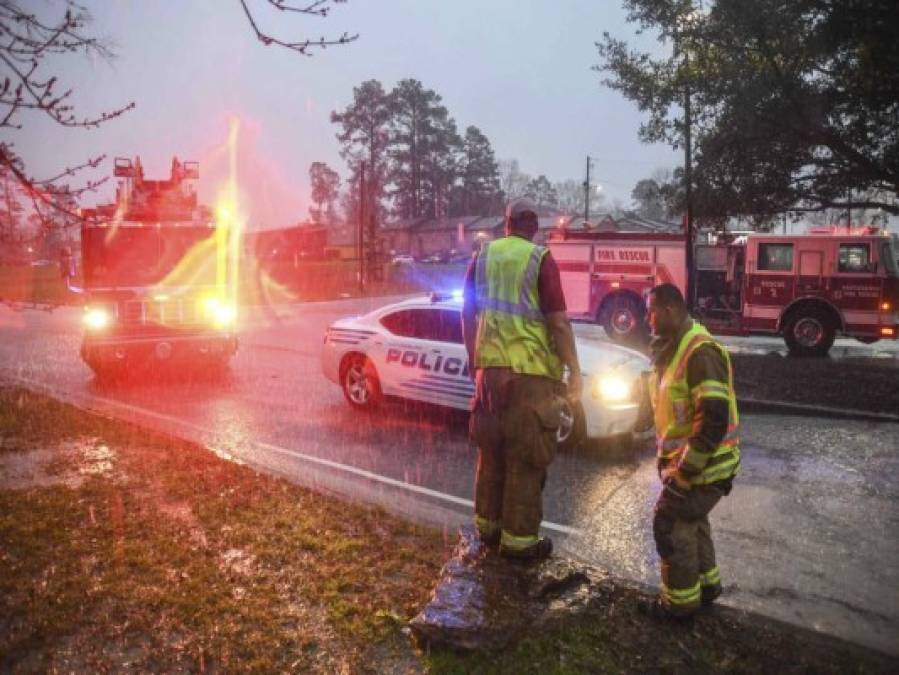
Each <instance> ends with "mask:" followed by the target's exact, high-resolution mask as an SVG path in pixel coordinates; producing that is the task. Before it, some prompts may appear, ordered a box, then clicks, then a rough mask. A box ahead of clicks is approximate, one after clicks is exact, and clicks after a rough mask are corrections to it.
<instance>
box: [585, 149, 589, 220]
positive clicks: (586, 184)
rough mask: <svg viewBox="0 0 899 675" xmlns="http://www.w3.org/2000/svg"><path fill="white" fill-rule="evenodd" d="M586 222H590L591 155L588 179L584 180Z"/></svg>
mask: <svg viewBox="0 0 899 675" xmlns="http://www.w3.org/2000/svg"><path fill="white" fill-rule="evenodd" d="M584 222H585V223H589V222H590V155H587V177H586V179H585V180H584Z"/></svg>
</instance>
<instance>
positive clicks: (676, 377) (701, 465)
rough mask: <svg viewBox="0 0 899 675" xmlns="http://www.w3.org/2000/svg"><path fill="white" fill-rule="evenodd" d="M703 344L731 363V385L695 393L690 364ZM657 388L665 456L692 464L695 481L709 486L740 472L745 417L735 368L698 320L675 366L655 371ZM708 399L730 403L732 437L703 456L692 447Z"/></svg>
mask: <svg viewBox="0 0 899 675" xmlns="http://www.w3.org/2000/svg"><path fill="white" fill-rule="evenodd" d="M701 345H711V346H713V347H714V348H715V349H717V350H718V351H719V352H720V353H721V355H722V357H723V358H724V361H725V363H726V364H727V375H728V382H727V383H724V382H718V381H717V380H705V381H703V382H700V383H699V384H697V385H696V386H694V387H693V389H692V390H691V389H690V385H689V383H688V382H687V362H688V361H689V360H690V356H691V355H692V354H693V352H694V351H695V350H696V349H697V348H698V347H700V346H701ZM654 379H655V382H654V383H653V384H654V386H653V387H652V388H651V395H652V399H653V401H652V404H653V410H654V412H655V425H656V447H657V454H658V456H659V457H661V458H663V459H666V460H668V461H673V462H675V463H677V464H687V465H689V466H690V468H691V469H693V470H694V471H693V473H695V472H696V471H698V473H695V475H691V477H690V482H691V483H693V484H694V485H704V484H707V483H714V482H717V481H720V480H726V479H728V478H730V477H732V476H734V475H736V473H737V472H738V471H739V470H740V441H739V424H740V420H739V415H738V413H737V398H736V395H735V394H734V377H733V369H732V367H731V364H730V356H729V355H728V353H727V350H726V349H725V348H724V347H723V346H722V345H720V344H718V343H717V342H716V341H715V340H714V339H713V338H712V336H711V335H709V332H708V331H707V330H706V329H705V328H704V327H703V326H702V325H701V324H700V323H699V322H697V321H694V322H693V326H692V327H691V328H690V329H689V330H688V331H687V332H686V333H685V334H684V336H683V337H682V338H681V340H680V342H679V343H678V346H677V349H676V350H675V352H674V357H673V358H672V359H671V362H670V363H669V364H668V365H667V366H666V367H665V371H664V372H663V373H662V374H661V376H660V375H659V370H658V368H657V369H656V371H655V373H654ZM703 398H719V399H724V400H725V401H727V403H728V411H729V415H728V421H727V433H726V434H725V436H724V438H723V439H722V440H721V442H720V443H719V444H718V447H717V448H715V450H714V451H712V452H711V453H707V452H700V451H699V450H698V449H697V448H693V447H691V446H690V443H689V439H690V436H692V435H693V423H694V419H695V417H696V409H697V407H698V406H699V402H700V400H701V399H703Z"/></svg>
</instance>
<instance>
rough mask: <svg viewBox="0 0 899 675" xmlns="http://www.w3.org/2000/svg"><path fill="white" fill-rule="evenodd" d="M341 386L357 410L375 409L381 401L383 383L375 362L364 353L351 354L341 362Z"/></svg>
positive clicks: (347, 398)
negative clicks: (379, 378)
mask: <svg viewBox="0 0 899 675" xmlns="http://www.w3.org/2000/svg"><path fill="white" fill-rule="evenodd" d="M340 388H341V389H343V395H344V397H345V398H346V400H347V402H348V403H349V404H350V405H351V406H352V407H353V408H355V409H356V410H364V411H368V410H374V409H375V408H377V407H378V405H379V404H380V402H381V383H380V381H379V380H378V373H377V371H376V370H375V366H374V364H373V363H372V362H371V361H370V360H368V359H367V358H366V357H365V356H363V355H362V354H349V355H348V356H346V357H345V358H344V360H343V363H341V364H340Z"/></svg>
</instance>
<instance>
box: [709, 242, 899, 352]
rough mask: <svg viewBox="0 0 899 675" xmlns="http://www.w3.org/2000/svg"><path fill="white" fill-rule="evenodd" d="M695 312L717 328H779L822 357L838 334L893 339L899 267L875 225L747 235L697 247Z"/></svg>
mask: <svg viewBox="0 0 899 675" xmlns="http://www.w3.org/2000/svg"><path fill="white" fill-rule="evenodd" d="M694 259H695V261H696V265H695V266H696V274H695V286H696V291H695V297H694V313H695V314H696V315H697V317H698V318H700V320H701V321H703V323H705V325H706V326H707V327H708V328H709V329H710V330H712V331H713V332H718V333H724V334H727V333H733V334H765V333H768V334H782V335H783V337H784V341H785V342H786V343H787V347H788V348H789V350H790V353H791V354H795V355H800V356H820V355H824V354H826V353H827V352H828V350H829V349H830V347H831V346H832V345H833V341H834V339H835V338H836V336H837V334H843V335H846V336H849V337H854V338H857V339H858V340H861V341H862V342H875V341H877V340H879V339H882V338H895V337H896V330H897V324H899V314H897V300H899V273H897V269H896V258H895V251H894V248H893V244H892V241H891V238H890V237H889V236H888V235H885V234H883V233H880V232H878V231H877V230H876V229H874V228H868V227H864V228H851V229H850V228H845V227H835V228H833V227H832V228H812V229H811V230H810V231H809V233H808V234H805V235H791V236H783V235H771V234H750V235H748V236H746V237H745V238H744V239H743V241H740V240H737V242H735V243H729V244H728V243H725V244H705V245H703V244H700V245H697V246H696V254H695V258H694Z"/></svg>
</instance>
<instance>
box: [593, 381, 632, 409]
mask: <svg viewBox="0 0 899 675" xmlns="http://www.w3.org/2000/svg"><path fill="white" fill-rule="evenodd" d="M592 393H593V398H599V399H602V400H603V401H606V402H607V403H626V402H629V401H631V400H632V398H633V387H632V386H631V382H630V381H628V380H626V379H625V378H623V377H621V376H620V375H597V376H596V377H595V378H594V379H593V390H592Z"/></svg>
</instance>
